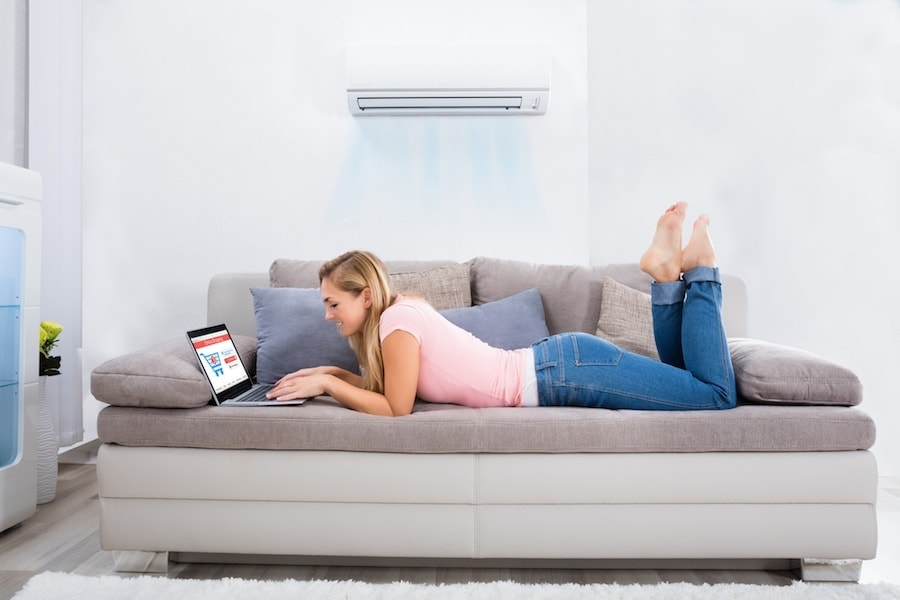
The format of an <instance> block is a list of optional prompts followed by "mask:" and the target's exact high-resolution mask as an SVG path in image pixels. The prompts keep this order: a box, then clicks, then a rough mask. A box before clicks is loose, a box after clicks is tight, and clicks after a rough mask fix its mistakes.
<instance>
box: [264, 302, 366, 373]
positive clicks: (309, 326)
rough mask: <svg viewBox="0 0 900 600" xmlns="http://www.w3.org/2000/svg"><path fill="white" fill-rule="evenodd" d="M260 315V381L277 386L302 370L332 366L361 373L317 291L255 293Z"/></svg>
mask: <svg viewBox="0 0 900 600" xmlns="http://www.w3.org/2000/svg"><path fill="white" fill-rule="evenodd" d="M250 293H251V294H252V295H253V311H254V314H255V315H256V337H257V345H258V350H257V360H256V378H257V381H259V382H260V383H270V384H271V383H275V382H276V381H278V380H279V379H280V378H281V377H282V376H284V375H286V374H288V373H291V372H293V371H297V370H299V369H304V368H309V367H318V366H322V365H333V366H336V367H341V368H343V369H347V370H348V371H351V372H353V373H359V364H358V363H357V361H356V356H355V355H354V354H353V350H352V349H351V348H350V343H349V342H348V341H347V338H345V337H343V336H342V335H341V334H340V332H338V330H337V328H336V327H335V325H334V323H333V322H331V321H326V320H325V307H324V306H323V305H322V297H321V294H320V293H319V290H318V289H314V288H251V290H250Z"/></svg>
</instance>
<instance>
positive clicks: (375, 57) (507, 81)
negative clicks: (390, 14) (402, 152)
mask: <svg viewBox="0 0 900 600" xmlns="http://www.w3.org/2000/svg"><path fill="white" fill-rule="evenodd" d="M549 99H550V53H549V51H548V49H547V48H546V47H545V46H539V45H519V44H514V45H501V44H497V45H421V46H419V45H389V46H388V45H385V46H361V45H360V46H350V47H348V48H347V101H348V103H349V106H350V112H351V113H353V114H354V115H357V116H370V115H540V114H544V113H545V112H547V104H548V102H549Z"/></svg>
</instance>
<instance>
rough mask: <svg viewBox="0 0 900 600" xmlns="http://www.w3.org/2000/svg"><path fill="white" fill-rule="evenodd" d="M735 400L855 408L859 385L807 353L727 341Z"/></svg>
mask: <svg viewBox="0 0 900 600" xmlns="http://www.w3.org/2000/svg"><path fill="white" fill-rule="evenodd" d="M728 348H729V350H730V352H731V362H732V363H733V364H734V377H735V382H736V383H737V389H738V396H739V397H740V399H741V400H743V401H746V402H757V403H762V404H806V405H823V406H856V405H857V404H859V403H860V402H862V383H861V382H860V381H859V378H858V377H857V376H856V375H855V374H854V373H853V372H852V371H851V370H850V369H847V368H845V367H842V366H840V365H837V364H835V363H833V362H831V361H828V360H826V359H824V358H822V357H820V356H817V355H815V354H813V353H811V352H807V351H806V350H800V349H799V348H792V347H790V346H782V345H779V344H773V343H770V342H763V341H760V340H751V339H746V338H730V339H729V340H728Z"/></svg>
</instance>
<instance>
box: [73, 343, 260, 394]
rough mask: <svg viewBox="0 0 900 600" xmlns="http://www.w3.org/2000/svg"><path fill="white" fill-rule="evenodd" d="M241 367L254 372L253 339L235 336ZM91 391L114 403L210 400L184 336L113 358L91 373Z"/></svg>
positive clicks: (198, 367)
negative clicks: (241, 361) (242, 364)
mask: <svg viewBox="0 0 900 600" xmlns="http://www.w3.org/2000/svg"><path fill="white" fill-rule="evenodd" d="M232 337H233V338H234V345H235V347H236V348H237V351H238V354H240V355H241V360H243V361H244V366H245V367H247V370H248V371H249V372H250V373H253V371H254V369H255V365H256V340H255V339H254V338H252V337H248V336H242V335H234V336H232ZM91 394H92V395H93V396H94V398H96V399H97V400H99V401H101V402H105V403H106V404H111V405H113V406H132V407H142V408H196V407H199V406H204V405H206V404H207V403H208V402H209V401H210V400H212V392H210V390H209V383H208V382H207V380H206V378H205V377H204V376H203V373H202V372H201V371H200V365H199V364H198V362H197V354H196V353H195V352H194V351H193V349H191V345H190V343H189V342H188V341H187V339H186V338H185V337H184V336H181V337H178V338H174V339H171V340H167V341H165V342H161V343H159V344H156V345H154V346H151V347H149V348H146V349H144V350H139V351H137V352H131V353H129V354H125V355H122V356H118V357H116V358H112V359H110V360H108V361H106V362H104V363H103V364H101V365H99V366H97V367H96V368H95V369H94V370H93V371H92V372H91Z"/></svg>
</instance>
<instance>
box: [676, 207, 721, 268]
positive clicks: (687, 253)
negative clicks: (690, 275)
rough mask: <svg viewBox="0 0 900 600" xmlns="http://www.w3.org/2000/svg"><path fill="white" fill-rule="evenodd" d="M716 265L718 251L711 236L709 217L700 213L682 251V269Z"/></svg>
mask: <svg viewBox="0 0 900 600" xmlns="http://www.w3.org/2000/svg"><path fill="white" fill-rule="evenodd" d="M714 266H716V251H715V249H714V248H713V243H712V240H711V239H710V237H709V217H708V216H706V215H700V216H699V217H698V218H697V220H696V221H695V222H694V232H693V233H692V234H691V239H690V240H688V243H687V246H685V247H684V250H683V251H682V252H681V270H682V271H683V272H685V273H686V272H687V271H690V270H691V269H693V268H694V267H714Z"/></svg>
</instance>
